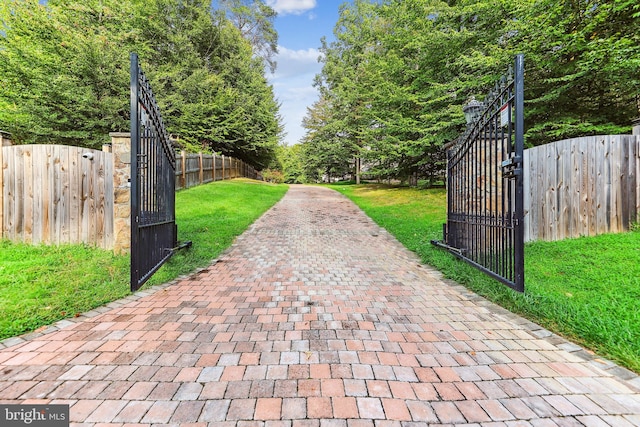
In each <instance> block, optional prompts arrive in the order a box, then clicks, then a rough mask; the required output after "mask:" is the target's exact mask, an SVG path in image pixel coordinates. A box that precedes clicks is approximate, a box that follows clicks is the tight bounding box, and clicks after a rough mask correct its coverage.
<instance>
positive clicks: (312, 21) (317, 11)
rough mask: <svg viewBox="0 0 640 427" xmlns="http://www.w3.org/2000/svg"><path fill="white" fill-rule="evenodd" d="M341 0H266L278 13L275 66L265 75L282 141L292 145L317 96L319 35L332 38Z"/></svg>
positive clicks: (300, 132) (300, 133)
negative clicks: (280, 121) (277, 111)
mask: <svg viewBox="0 0 640 427" xmlns="http://www.w3.org/2000/svg"><path fill="white" fill-rule="evenodd" d="M344 2H345V1H344V0H266V3H267V4H268V5H269V6H271V7H273V8H274V9H275V10H276V12H278V17H277V18H276V19H275V22H274V23H275V27H276V30H277V31H278V50H279V53H278V57H277V62H278V69H277V70H276V72H275V74H273V75H271V74H270V73H268V74H267V77H268V78H269V81H270V83H271V84H272V85H273V88H274V91H275V94H276V97H277V98H278V101H279V102H280V103H281V107H280V114H281V115H282V118H283V122H284V125H285V132H286V133H287V135H286V136H285V138H284V141H285V142H286V143H287V145H293V144H296V143H298V142H299V141H300V139H301V138H302V137H303V135H304V129H303V128H302V118H303V117H304V116H305V114H306V112H307V107H310V106H311V104H313V103H314V102H315V101H316V100H317V99H318V92H317V91H316V89H315V88H314V87H313V78H314V76H315V75H316V74H318V73H319V72H320V70H321V69H322V64H320V63H319V62H318V57H319V56H320V52H319V50H318V48H319V47H320V38H321V37H322V36H325V37H326V38H327V40H328V41H331V40H333V27H334V26H335V24H336V22H337V20H338V9H339V7H340V5H341V4H342V3H344Z"/></svg>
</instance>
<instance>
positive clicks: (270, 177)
mask: <svg viewBox="0 0 640 427" xmlns="http://www.w3.org/2000/svg"><path fill="white" fill-rule="evenodd" d="M262 178H264V180H265V181H267V182H271V183H273V184H282V183H283V182H284V175H283V173H282V172H280V171H279V170H273V169H265V170H263V171H262Z"/></svg>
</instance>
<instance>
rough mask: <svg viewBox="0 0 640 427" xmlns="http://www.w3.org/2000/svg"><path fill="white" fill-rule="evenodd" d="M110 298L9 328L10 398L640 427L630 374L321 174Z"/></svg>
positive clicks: (113, 409)
mask: <svg viewBox="0 0 640 427" xmlns="http://www.w3.org/2000/svg"><path fill="white" fill-rule="evenodd" d="M111 307H112V308H111V309H109V310H104V311H102V310H100V311H101V312H100V313H98V314H97V315H96V316H93V317H90V318H87V319H84V320H83V321H80V322H76V323H73V324H71V325H67V323H66V322H63V323H61V324H60V326H66V327H64V328H61V329H60V330H58V331H54V332H50V333H47V334H44V335H41V336H39V337H36V338H32V339H29V340H24V341H23V340H20V339H15V340H10V341H8V342H5V345H10V344H12V343H15V344H14V345H12V346H9V347H7V348H5V349H4V350H2V351H0V381H1V382H0V401H1V402H2V403H16V402H31V403H69V404H70V405H71V410H70V411H71V420H72V421H73V423H72V424H74V425H86V426H90V425H91V426H104V425H118V426H125V425H126V426H130V425H146V426H150V425H198V426H206V425H209V426H247V427H250V426H265V427H267V426H268V427H277V426H291V427H303V426H310V427H330V426H339V427H370V426H380V427H382V426H414V425H415V426H418V425H421V426H423V425H440V424H446V425H450V424H467V425H473V426H555V425H559V426H574V425H575V426H579V425H586V426H606V425H609V426H616V427H619V426H629V425H640V394H639V393H638V389H637V388H635V387H638V386H640V382H638V379H637V377H636V378H631V376H629V378H630V380H629V381H626V380H624V379H621V378H620V375H614V373H619V372H623V374H624V371H622V370H620V369H618V368H616V367H615V366H614V365H613V364H610V363H607V362H606V361H598V360H591V361H589V360H585V359H584V358H583V357H580V355H581V354H584V352H580V351H577V350H578V347H577V346H574V345H572V344H570V343H567V342H565V341H563V340H561V339H558V338H557V337H554V336H552V335H551V334H549V333H548V332H546V331H545V330H543V329H541V328H539V327H536V326H535V325H532V324H531V323H529V322H526V321H524V320H522V319H520V318H518V317H516V316H513V315H511V314H509V313H506V312H505V311H504V310H500V309H499V308H497V307H495V306H493V305H492V304H489V303H487V302H485V301H484V300H482V299H481V298H478V297H476V296H474V295H473V294H470V293H469V292H467V291H465V289H464V288H462V287H460V286H457V285H455V284H453V283H450V282H446V281H443V280H442V278H441V277H440V275H439V274H438V273H437V272H435V271H433V270H431V269H430V268H428V267H425V266H422V265H420V264H419V262H418V260H417V259H416V258H415V256H414V255H413V254H411V253H410V252H408V251H407V250H405V249H404V248H403V247H402V246H401V245H399V244H398V243H397V242H396V241H395V240H394V239H393V238H392V237H390V236H389V235H388V234H387V233H386V232H385V231H383V230H382V229H380V228H379V227H377V226H376V225H375V224H373V223H372V221H371V220H370V219H368V218H367V217H366V216H365V215H364V214H363V213H362V212H361V211H360V210H359V209H358V208H356V207H355V206H354V205H353V204H352V203H351V202H349V201H348V200H347V199H345V198H344V197H342V196H341V195H339V194H338V193H336V192H333V191H330V190H327V189H324V188H314V187H302V186H294V187H292V188H291V189H290V190H289V192H288V194H287V195H286V196H285V198H284V199H283V200H282V201H281V202H280V203H279V204H277V205H276V206H275V207H274V208H273V209H272V210H271V211H269V212H268V213H266V214H265V215H264V216H263V217H262V218H261V219H260V220H259V221H258V222H257V223H256V224H254V226H253V227H252V228H251V229H250V230H249V231H248V232H246V233H245V234H244V235H243V236H241V237H240V238H239V239H238V240H237V242H236V244H235V245H234V246H233V247H232V248H231V250H230V251H228V252H227V253H226V254H225V255H224V256H223V257H221V259H220V260H219V261H218V262H217V263H214V264H213V265H211V266H210V267H209V268H207V269H205V270H203V271H201V272H199V273H198V274H196V275H194V276H193V277H190V278H187V279H182V280H179V281H177V282H175V283H172V284H170V285H169V286H164V287H160V288H159V289H156V290H155V291H154V292H143V293H142V294H141V296H138V297H130V298H128V299H126V300H124V301H123V302H121V303H117V304H112V305H111ZM94 314H95V313H94Z"/></svg>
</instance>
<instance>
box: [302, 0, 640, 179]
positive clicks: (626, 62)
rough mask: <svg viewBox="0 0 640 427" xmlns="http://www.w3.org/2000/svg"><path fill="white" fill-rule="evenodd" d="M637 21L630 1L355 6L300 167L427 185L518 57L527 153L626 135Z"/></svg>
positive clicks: (633, 107) (346, 12)
mask: <svg viewBox="0 0 640 427" xmlns="http://www.w3.org/2000/svg"><path fill="white" fill-rule="evenodd" d="M639 18H640V6H639V5H637V4H636V2H635V1H633V0H611V1H607V2H593V1H590V0H579V1H572V2H556V1H552V0H460V1H440V0H381V1H378V2H370V1H365V0H354V1H353V3H351V4H345V5H343V6H342V7H341V10H340V17H339V20H338V22H337V24H336V26H335V29H334V35H335V41H333V42H331V43H327V42H326V41H323V42H322V47H321V50H322V53H323V57H322V62H323V69H322V72H321V73H320V75H319V76H317V79H316V85H317V87H318V88H319V91H320V98H319V100H318V101H317V103H316V104H315V105H314V106H313V107H312V108H310V109H309V111H308V113H307V119H306V120H305V122H304V125H305V127H306V129H307V135H306V138H305V139H304V141H303V143H304V144H305V145H306V147H307V149H306V150H305V152H306V153H308V158H307V160H306V162H307V163H308V164H310V165H311V164H313V165H315V166H316V167H320V169H326V170H328V169H329V168H335V165H334V164H333V163H332V162H333V159H332V158H331V156H330V153H339V155H338V158H339V159H341V161H342V165H341V167H343V168H344V167H347V168H349V167H351V165H352V164H353V159H354V158H356V157H361V158H363V159H365V161H366V163H367V165H368V166H367V167H368V172H367V174H368V175H370V176H378V177H385V178H387V177H394V178H401V179H404V178H406V177H408V176H410V175H416V174H417V175H419V176H421V177H424V178H434V175H437V174H438V173H439V172H440V171H441V170H442V165H443V162H444V159H443V155H442V146H443V145H444V144H445V143H447V142H449V141H451V140H453V139H455V138H456V137H457V136H458V135H459V134H460V133H461V132H462V131H463V130H464V126H465V125H464V118H463V114H462V106H463V105H464V104H465V103H466V102H467V101H468V100H469V99H470V97H471V96H475V97H476V98H478V99H480V100H482V98H483V97H484V95H485V94H486V93H488V91H489V89H490V88H491V87H492V86H493V85H494V84H495V82H496V81H497V80H498V79H499V78H500V76H501V75H502V74H504V73H505V72H506V70H507V68H508V66H509V65H510V64H511V63H512V62H513V58H514V56H515V55H516V54H517V53H524V54H525V65H526V69H527V74H526V78H525V99H526V105H525V117H526V121H525V122H526V126H527V128H526V136H525V137H526V142H527V144H528V145H530V146H532V145H539V144H544V143H547V142H551V141H554V140H557V139H562V138H569V137H574V136H582V135H587V134H597V133H623V132H626V131H628V130H629V128H630V124H631V120H632V119H633V118H634V117H635V116H637V115H638V110H637V102H636V99H637V96H638V94H640V81H639V76H640V73H639V70H640V63H639V61H640V43H639V42H640V24H639V22H640V19H639ZM320 112H322V122H321V123H320V122H319V121H318V120H317V119H316V117H317V116H318V114H320ZM318 165H321V166H318Z"/></svg>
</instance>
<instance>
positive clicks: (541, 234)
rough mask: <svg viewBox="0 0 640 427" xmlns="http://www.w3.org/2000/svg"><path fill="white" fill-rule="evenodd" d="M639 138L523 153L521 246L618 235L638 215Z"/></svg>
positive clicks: (586, 140)
mask: <svg viewBox="0 0 640 427" xmlns="http://www.w3.org/2000/svg"><path fill="white" fill-rule="evenodd" d="M639 151H640V136H635V135H634V136H631V135H609V136H596V137H582V138H574V139H570V140H563V141H558V142H555V143H551V144H547V145H545V146H540V147H534V148H530V149H528V150H525V165H526V168H525V175H524V179H525V185H526V187H525V188H526V191H527V195H526V197H525V212H526V215H525V229H526V231H525V240H526V241H532V240H559V239H564V238H569V237H579V236H594V235H597V234H602V233H610V232H622V231H626V230H628V229H629V227H630V225H631V224H632V223H634V222H637V221H638V213H639V212H640V206H639V205H640V200H639V199H640V188H639V187H640V185H639V184H640V180H639V179H638V176H639V174H640V155H639Z"/></svg>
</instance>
